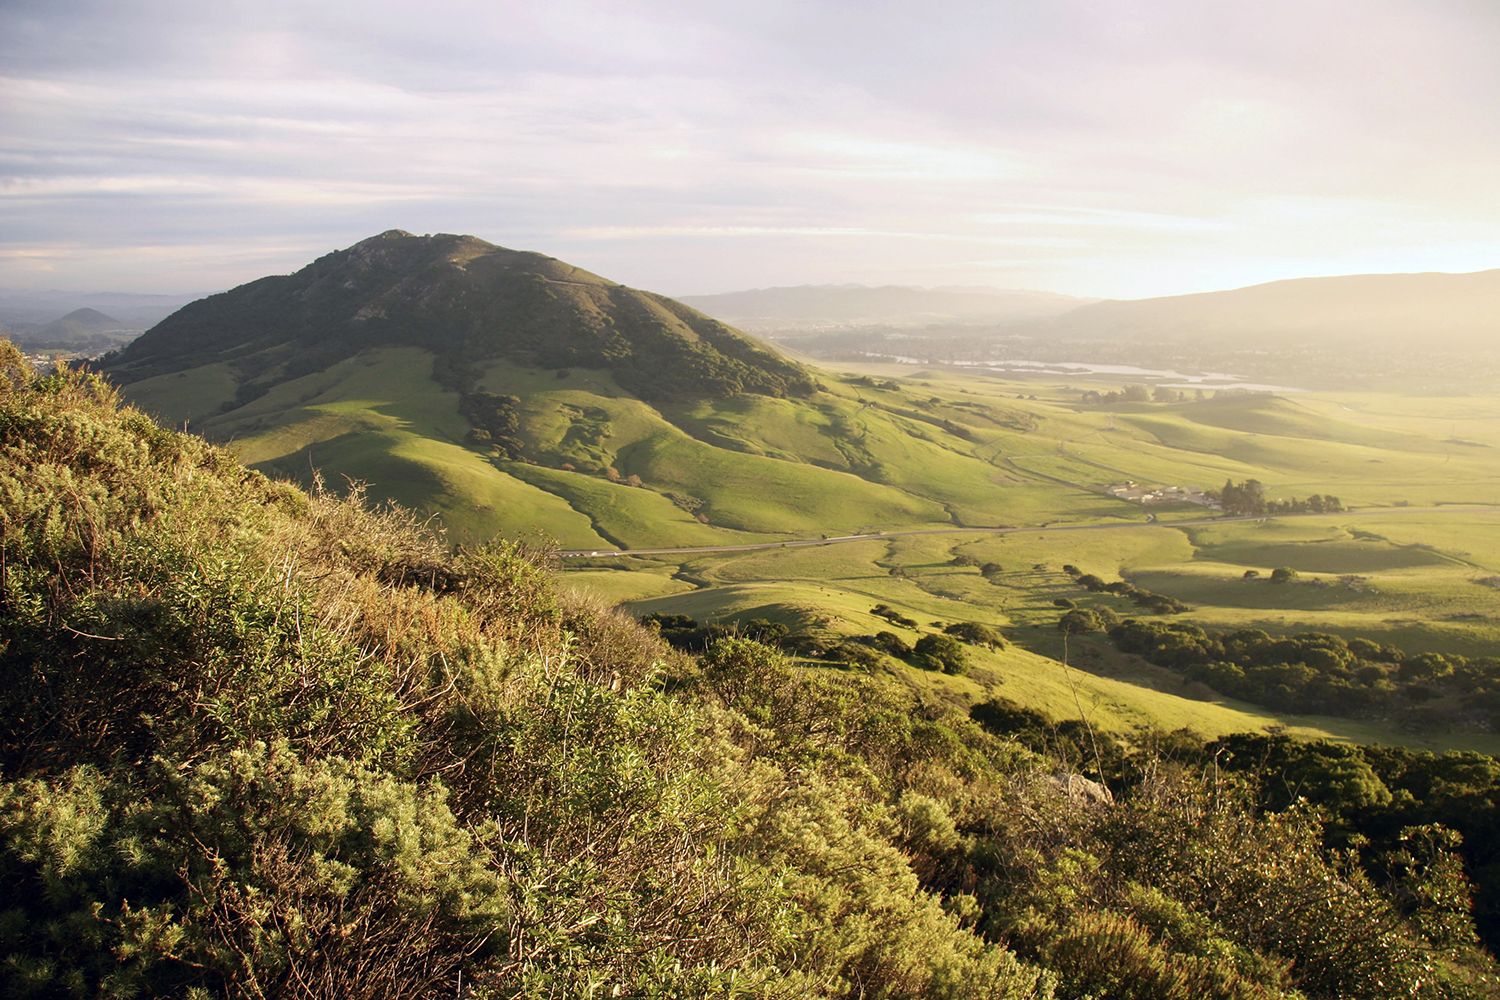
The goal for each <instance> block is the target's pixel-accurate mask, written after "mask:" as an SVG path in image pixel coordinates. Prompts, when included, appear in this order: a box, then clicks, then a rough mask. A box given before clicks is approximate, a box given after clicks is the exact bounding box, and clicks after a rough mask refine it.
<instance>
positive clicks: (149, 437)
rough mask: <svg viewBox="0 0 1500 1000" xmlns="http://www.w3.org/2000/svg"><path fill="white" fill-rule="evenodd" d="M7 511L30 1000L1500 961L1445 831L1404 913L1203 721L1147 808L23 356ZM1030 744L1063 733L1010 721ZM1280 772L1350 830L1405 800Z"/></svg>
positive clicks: (1306, 765) (1185, 985)
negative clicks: (454, 543) (124, 402)
mask: <svg viewBox="0 0 1500 1000" xmlns="http://www.w3.org/2000/svg"><path fill="white" fill-rule="evenodd" d="M0 523H3V525H4V531H3V533H0V555H3V559H0V568H3V569H0V602H3V603H0V610H3V614H0V991H3V992H4V993H5V994H6V995H10V996H32V997H45V998H54V997H56V998H62V997H72V996H97V997H130V996H161V997H166V996H174V997H176V996H181V997H210V996H217V997H225V998H233V1000H240V998H251V997H260V998H264V997H283V996H297V997H308V998H319V1000H321V998H328V1000H333V998H339V1000H364V998H371V1000H373V998H381V1000H401V998H423V1000H425V998H434V1000H436V998H440V997H452V996H456V995H465V996H476V997H488V998H492V1000H511V998H516V1000H520V998H542V997H587V996H600V995H603V996H620V997H683V998H686V997H724V998H728V997H733V996H776V997H784V998H787V1000H798V998H809V1000H811V998H850V1000H853V998H856V997H872V996H878V997H883V998H886V1000H917V998H939V1000H1028V998H1035V1000H1047V998H1050V997H1054V996H1056V997H1066V998H1080V997H1084V996H1137V997H1168V996H1170V997H1208V998H1216V1000H1297V998H1308V1000H1322V998H1329V1000H1332V998H1334V997H1340V998H1360V1000H1364V998H1368V1000H1387V998H1389V997H1391V996H1403V997H1414V998H1418V1000H1428V998H1431V1000H1438V998H1468V997H1475V998H1478V997H1480V996H1483V995H1484V992H1483V991H1484V988H1485V986H1484V984H1485V982H1486V980H1484V979H1482V978H1480V977H1481V976H1483V975H1485V974H1492V973H1491V970H1490V969H1489V968H1488V967H1487V965H1486V962H1487V959H1486V958H1485V956H1484V955H1483V954H1482V953H1480V952H1478V951H1477V949H1475V948H1474V947H1473V944H1472V942H1473V930H1472V925H1471V924H1470V922H1469V920H1468V910H1467V900H1468V896H1467V887H1466V886H1465V884H1464V882H1463V879H1462V875H1461V873H1460V872H1459V870H1458V869H1457V868H1456V867H1455V865H1456V863H1457V862H1456V861H1455V859H1454V857H1453V856H1452V855H1451V854H1449V853H1447V852H1446V851H1445V850H1443V848H1442V846H1441V845H1442V844H1445V843H1447V841H1445V840H1444V839H1443V837H1442V835H1441V832H1440V831H1439V832H1436V833H1434V832H1433V831H1431V830H1428V831H1426V833H1424V835H1423V837H1422V838H1419V839H1418V841H1417V842H1416V843H1413V844H1407V845H1405V846H1402V847H1401V850H1403V851H1405V852H1406V853H1404V854H1401V855H1399V856H1394V855H1393V856H1392V857H1393V858H1394V860H1390V861H1389V862H1381V863H1387V864H1388V865H1390V866H1392V868H1391V870H1392V871H1395V872H1396V874H1395V875H1392V876H1390V881H1389V884H1387V885H1385V886H1384V887H1382V886H1379V885H1377V884H1376V883H1375V882H1373V881H1372V880H1371V878H1370V877H1369V876H1368V875H1367V874H1366V873H1365V871H1363V870H1361V869H1360V868H1358V867H1356V866H1355V865H1354V863H1353V860H1352V859H1353V857H1354V856H1353V855H1352V854H1351V855H1350V857H1347V858H1346V857H1344V856H1343V855H1338V856H1335V855H1333V854H1331V853H1329V852H1328V851H1326V850H1325V848H1324V847H1323V845H1322V843H1321V841H1320V837H1321V835H1322V829H1321V827H1320V825H1319V822H1318V821H1317V820H1316V819H1315V818H1314V816H1315V815H1316V814H1315V813H1313V812H1312V811H1311V810H1305V809H1293V810H1291V811H1290V812H1286V813H1284V814H1279V815H1278V814H1275V813H1266V814H1263V813H1261V812H1260V811H1259V810H1258V809H1256V808H1252V806H1251V804H1250V803H1251V802H1252V801H1253V799H1252V798H1250V797H1246V798H1242V797H1241V796H1240V795H1239V794H1237V793H1235V794H1225V792H1226V790H1227V789H1226V788H1224V787H1215V786H1210V785H1208V784H1205V783H1204V782H1202V781H1201V780H1200V779H1199V778H1198V777H1197V775H1199V774H1200V773H1208V772H1209V770H1210V768H1209V766H1208V762H1209V761H1213V762H1215V763H1217V762H1218V761H1219V759H1220V758H1219V757H1217V756H1214V755H1213V754H1214V752H1215V751H1214V750H1212V749H1209V748H1195V747H1193V745H1192V744H1191V741H1189V740H1186V738H1185V737H1183V738H1179V739H1177V740H1176V742H1174V743H1173V744H1172V746H1173V747H1175V750H1174V751H1173V752H1174V753H1178V754H1195V755H1201V756H1194V757H1193V758H1192V759H1191V760H1189V761H1188V762H1187V764H1186V766H1178V765H1176V764H1174V763H1172V762H1171V761H1170V760H1168V759H1165V758H1163V757H1162V756H1160V755H1157V754H1151V753H1146V752H1144V751H1143V756H1142V757H1141V758H1140V759H1139V760H1138V761H1137V762H1136V763H1131V762H1130V758H1129V757H1128V756H1123V755H1122V752H1123V748H1122V747H1120V745H1118V744H1116V743H1112V742H1106V743H1105V744H1104V745H1103V748H1102V750H1101V749H1095V751H1094V753H1093V758H1094V760H1095V761H1096V764H1097V765H1098V767H1099V772H1098V777H1100V778H1101V779H1105V778H1107V779H1108V780H1109V781H1110V782H1111V783H1112V785H1113V786H1114V787H1113V791H1107V790H1106V789H1105V788H1104V786H1102V785H1100V784H1097V783H1093V782H1088V781H1085V780H1084V779H1083V778H1081V777H1080V776H1079V775H1077V774H1076V773H1074V771H1073V770H1072V769H1075V768H1076V766H1077V755H1076V753H1075V754H1072V755H1071V759H1072V763H1071V764H1070V763H1068V762H1066V761H1064V760H1058V759H1054V758H1049V757H1047V756H1045V755H1039V754H1038V753H1034V752H1031V751H1028V750H1026V749H1024V748H1023V747H1022V746H1021V745H1019V744H1018V742H1016V741H1015V740H1013V739H1002V738H1000V737H999V736H997V735H995V733H993V732H991V731H990V730H988V729H985V728H982V727H981V726H980V725H977V724H976V723H975V722H974V721H972V720H971V719H970V718H969V717H968V716H966V715H965V714H963V713H959V712H954V711H952V710H949V709H944V708H943V707H941V705H937V706H935V705H933V704H928V703H924V702H923V701H920V700H918V699H916V698H914V697H912V696H911V695H910V694H908V693H905V692H904V691H903V690H902V689H901V688H900V687H899V686H896V685H893V684H891V683H889V682H887V681H884V680H882V679H881V678H879V677H877V676H874V675H868V674H864V673H860V672H856V671H839V670H803V669H797V668H794V667H792V666H791V665H789V664H788V663H787V662H786V661H785V660H783V659H782V658H781V657H780V656H779V655H777V654H776V653H775V652H774V651H772V650H771V649H769V648H768V647H764V646H760V645H758V644H756V643H753V642H749V641H747V640H743V639H730V640H724V641H721V642H719V643H717V644H716V645H715V646H713V647H712V648H711V649H709V650H708V652H707V653H706V654H705V655H704V656H703V657H702V659H701V660H700V661H692V660H688V659H685V658H682V657H680V656H673V655H672V654H669V653H668V651H667V650H665V649H664V647H662V646H661V645H660V644H659V643H658V642H657V640H655V639H654V638H653V637H652V636H651V635H649V634H647V633H645V632H643V631H642V630H640V629H639V628H638V627H636V626H634V625H633V624H632V623H630V622H628V621H627V620H624V619H621V618H618V617H616V616H614V615H613V614H611V613H609V612H607V611H604V610H602V609H601V608H599V607H598V606H594V605H591V604H589V603H588V602H580V601H578V600H577V599H571V598H568V597H567V596H566V595H563V594H559V593H558V592H557V591H555V590H554V589H553V586H552V583H551V581H550V578H549V575H548V573H547V571H546V569H545V567H544V566H543V565H541V564H540V563H539V561H538V560H537V559H536V558H535V557H531V556H528V555H527V554H526V553H525V552H523V551H521V550H519V549H517V548H515V547H512V546H508V545H494V546H488V547H484V548H474V549H468V550H466V551H461V552H455V551H453V550H451V549H449V548H448V547H447V546H445V545H444V544H443V543H442V541H441V539H438V538H434V537H433V536H431V535H428V534H425V533H424V532H423V531H421V530H420V529H419V528H418V527H416V525H415V522H414V521H413V520H412V519H410V518H409V517H407V516H405V515H402V514H400V513H394V514H374V513H371V512H370V511H368V510H366V509H365V508H364V507H363V506H362V505H361V504H360V503H359V502H358V501H357V499H356V500H354V501H345V500H339V499H337V498H334V497H332V496H330V495H327V494H314V495H308V494H305V493H302V492H301V491H299V490H297V489H295V488H293V487H290V486H287V485H283V484H276V483H273V482H271V481H269V480H267V479H265V478H264V477H263V476H260V475H258V474H256V473H254V472H252V471H250V470H248V469H246V468H244V467H243V466H241V465H239V464H238V463H237V462H236V461H235V460H234V459H233V457H232V456H231V455H230V454H229V453H227V452H225V451H222V450H219V449H216V448H214V447H212V446H210V445H208V444H206V443H205V442H204V441H202V440H201V439H198V438H193V437H189V436H186V435H181V434H176V433H172V432H170V431H166V430H163V429H162V428H160V427H159V426H157V425H156V424H154V423H153V422H152V421H151V420H150V419H148V418H146V417H145V416H144V415H142V414H140V413H138V412H133V411H129V410H124V411H121V410H119V409H117V407H116V400H115V398H114V396H113V395H112V393H111V391H110V390H109V389H108V388H107V387H106V386H105V385H104V384H103V383H102V382H100V381H98V380H95V379H90V378H85V377H80V376H78V375H74V374H71V373H64V374H62V375H58V376H54V377H51V378H48V379H45V380H42V381H36V380H35V379H34V378H33V376H32V374H31V373H30V371H29V370H28V369H27V368H26V367H25V365H24V363H23V362H22V361H21V359H20V357H19V355H18V354H16V352H15V351H14V350H13V349H10V348H8V347H6V348H0ZM1012 717H1020V718H1024V719H1032V718H1033V717H1034V718H1035V719H1037V720H1038V724H1039V725H1041V726H1042V727H1043V729H1042V730H1041V731H1043V732H1055V731H1058V730H1057V727H1055V726H1052V725H1050V723H1049V721H1048V720H1046V719H1041V718H1040V717H1039V716H1035V713H1032V715H1030V716H1026V715H1024V713H1021V714H1020V715H1018V714H1017V713H1016V712H1015V711H1014V710H1011V709H1007V708H1006V707H1005V706H1004V705H1000V704H996V705H993V706H991V708H990V709H989V710H988V711H987V712H985V713H976V718H981V719H982V721H983V722H984V723H985V725H987V726H990V727H991V728H994V729H996V730H997V731H1004V727H1005V725H1006V724H1007V721H1006V720H1007V719H1008V718H1012ZM1068 731H1070V732H1075V733H1078V734H1080V736H1081V733H1082V730H1080V729H1078V728H1076V727H1074V728H1072V729H1070V730H1068ZM1258 746H1259V744H1257V743H1256V742H1255V738H1250V739H1249V742H1248V743H1246V744H1244V745H1238V744H1237V745H1236V747H1237V749H1234V748H1228V747H1225V748H1219V749H1220V750H1221V751H1222V753H1224V754H1226V756H1225V757H1224V760H1225V761H1226V766H1227V762H1228V761H1229V759H1230V758H1229V756H1227V755H1235V756H1236V757H1238V756H1243V757H1244V758H1245V759H1246V760H1252V759H1256V758H1255V756H1254V752H1255V750H1256V749H1257V747H1258ZM1271 749H1274V750H1276V751H1277V752H1278V753H1280V754H1281V755H1282V757H1292V758H1294V759H1295V766H1296V767H1298V768H1301V770H1300V771H1298V772H1296V773H1295V774H1293V773H1288V774H1282V773H1280V772H1278V773H1277V774H1276V775H1275V780H1276V781H1278V782H1280V783H1281V784H1282V785H1284V786H1286V787H1294V786H1295V787H1297V788H1299V789H1307V790H1308V793H1309V794H1314V795H1316V796H1318V801H1319V804H1320V807H1321V806H1322V804H1323V803H1324V802H1325V801H1332V802H1334V803H1335V804H1338V803H1356V802H1357V801H1363V800H1362V799H1359V798H1358V796H1359V795H1363V794H1365V793H1366V792H1370V791H1371V790H1373V789H1376V788H1383V786H1381V785H1380V778H1379V777H1377V776H1376V775H1375V772H1374V771H1373V770H1372V765H1370V764H1368V763H1365V762H1364V760H1363V759H1362V758H1358V757H1357V756H1356V755H1351V754H1348V753H1344V754H1343V755H1342V756H1339V751H1340V750H1341V749H1342V748H1336V747H1333V748H1329V747H1324V748H1317V749H1316V752H1314V753H1312V754H1311V755H1310V756H1306V759H1304V757H1301V756H1297V755H1296V754H1295V753H1292V752H1291V751H1289V749H1288V748H1287V747H1285V746H1281V745H1279V744H1278V745H1277V746H1275V747H1272V748H1271ZM1382 760H1383V759H1382ZM1379 762H1380V761H1377V763H1379ZM1418 763H1420V762H1418ZM1476 763H1477V762H1475V761H1467V760H1458V761H1455V762H1454V764H1455V766H1457V767H1460V768H1462V767H1467V768H1468V769H1467V770H1465V771H1462V772H1460V771H1456V770H1450V771H1447V772H1444V774H1445V778H1444V780H1445V782H1446V783H1444V784H1443V786H1442V787H1444V788H1451V787H1456V786H1455V785H1454V784H1453V782H1454V781H1456V780H1461V781H1462V782H1464V785H1463V787H1465V788H1468V787H1470V786H1474V787H1478V784H1477V783H1479V782H1480V781H1482V780H1483V779H1484V775H1483V774H1480V773H1479V770H1478V769H1477V768H1476V767H1475V766H1471V765H1475V764H1476ZM1289 766H1291V765H1289ZM1106 772H1107V773H1106ZM1303 772H1307V775H1304V774H1303ZM1309 775H1310V777H1308V776H1309ZM1304 778H1306V779H1307V780H1304ZM1248 780H1249V779H1248V778H1247V781H1248ZM1267 781H1268V783H1269V782H1270V781H1271V779H1270V778H1268V779H1267ZM1236 787H1238V786H1236ZM1245 787H1246V788H1250V787H1252V786H1250V785H1248V784H1247V785H1246V786H1245ZM1350 789H1352V790H1353V792H1350V791H1349V790H1350ZM1283 798H1284V797H1283ZM1389 798H1390V796H1389V795H1387V796H1386V799H1387V800H1388V799H1389ZM1408 799H1410V796H1408ZM1116 803H1118V804H1116ZM1285 804H1286V803H1285V802H1281V803H1280V804H1277V803H1275V802H1273V803H1271V805H1272V808H1273V809H1280V808H1282V807H1283V806H1284V805H1285ZM1398 826H1399V824H1398ZM1381 857H1382V858H1383V857H1384V855H1381ZM1402 858H1404V859H1405V860H1404V861H1402V860H1401V859H1402ZM1397 865H1404V867H1400V868H1399V869H1397V868H1395V867H1394V866H1397ZM1369 868H1370V870H1371V871H1376V870H1381V869H1380V868H1379V864H1372V865H1370V866H1369ZM1488 981H1492V980H1488Z"/></svg>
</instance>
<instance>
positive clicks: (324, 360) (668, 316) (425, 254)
mask: <svg viewBox="0 0 1500 1000" xmlns="http://www.w3.org/2000/svg"><path fill="white" fill-rule="evenodd" d="M384 346H392V347H395V346H415V347H421V348H423V349H425V350H429V351H431V352H433V353H434V354H437V355H439V356H440V357H442V358H444V359H445V360H446V361H447V362H448V363H449V365H450V366H453V367H461V366H463V365H464V364H466V363H469V362H473V361H479V360H486V359H495V358H503V359H506V360H509V361H513V362H518V363H522V364H532V365H539V366H541V367H544V368H554V369H556V368H568V367H572V366H581V367H591V368H606V369H608V370H610V371H611V372H612V373H613V374H614V375H615V377H616V379H617V380H618V381H619V382H620V383H621V384H622V385H624V386H625V387H627V388H628V389H630V390H631V391H633V392H635V393H636V394H638V395H640V396H642V397H643V398H680V397H684V396H688V397H691V396H700V395H702V396H723V395H726V394H729V393H734V392H752V393H766V394H771V395H784V394H788V393H794V394H795V393H804V394H805V393H807V392H810V391H811V390H812V388H813V385H812V381H811V379H810V378H809V377H808V375H807V374H806V373H805V372H803V371H802V369H801V368H799V367H798V366H797V365H795V364H793V363H791V362H789V361H786V360H784V359H782V358H781V357H780V356H779V355H776V354H774V353H772V352H770V351H768V350H766V349H764V348H762V347H760V346H759V345H757V344H756V343H755V342H753V341H751V340H750V339H749V338H747V337H745V336H744V335H742V334H739V333H736V332H735V331H733V330H731V329H730V328H728V327H726V326H724V325H723V324H722V323H719V322H718V321H716V320H712V319H709V318H708V317H707V316H704V315H702V314H701V313H698V312H695V311H693V310H692V309H689V308H687V307H686V306H684V305H682V304H681V303H678V302H674V301H672V300H671V299H668V298H665V297H663V296H660V295H653V294H651V293H649V292H639V291H636V290H635V289H631V288H626V287H624V286H623V285H618V284H615V283H614V282H611V281H606V280H605V279H603V278H600V277H598V276H596V275H593V274H589V273H588V272H587V271H583V270H580V269H579V268H576V267H572V266H570V265H568V264H564V263H563V262H562V261H559V260H556V259H554V258H551V257H546V256H543V255H542V254H537V253H526V252H522V251H516V250H507V249H505V248H503V247H497V246H494V245H493V244H490V243H486V242H484V241H483V240H480V239H476V238H475V237H473V236H452V235H446V234H440V235H437V236H413V235H412V234H411V233H406V232H402V231H401V230H397V229H393V230H390V231H389V232H385V233H382V234H380V235H379V236H374V237H371V238H370V239H367V240H364V241H362V242H360V243H357V244H355V245H354V246H352V247H350V248H348V249H347V250H340V251H336V252H334V253H331V254H328V255H327V256H324V257H321V258H319V259H318V260H316V261H314V262H313V263H311V264H309V265H308V266H307V267H305V268H303V269H302V270H300V271H298V272H296V273H295V274H291V275H284V276H275V277H267V278H262V279H260V280H259V281H253V282H251V283H249V284H247V285H241V286H240V287H238V288H235V289H232V290H230V291H228V292H223V293H221V294H219V295H212V296H209V297H208V298H206V299H201V300H199V301H197V302H194V303H192V304H190V305H188V306H186V307H184V308H183V309H180V310H178V311H177V312H176V313H173V314H172V315H171V316H169V317H167V318H166V319H165V320H163V321H162V322H161V323H158V324H157V325H156V326H155V327H153V328H152V329H151V330H149V331H147V333H146V334H145V335H143V336H142V337H140V338H139V339H138V340H136V341H134V342H133V343H132V344H130V345H129V346H128V347H127V348H125V349H124V350H123V351H121V352H120V354H119V356H118V357H117V358H115V359H113V360H112V362H111V364H110V367H109V372H110V375H111V377H112V378H114V379H115V380H117V381H119V382H121V383H130V382H136V381H140V380H142V379H145V378H150V377H153V376H159V375H163V374H169V373H175V372H181V371H188V370H191V369H195V368H201V367H203V366H205V365H212V364H218V363H223V364H226V365H227V366H228V368H227V372H228V373H229V374H230V375H231V377H232V379H233V381H234V384H235V396H234V402H237V403H243V402H245V401H247V400H248V399H252V398H255V397H256V396H258V395H260V394H263V393H264V392H266V391H268V390H270V389H272V388H274V387H275V386H277V385H280V384H281V383H283V382H286V381H289V380H291V379H293V378H298V377H300V376H303V375H307V374H310V373H312V372H316V371H322V370H324V369H326V368H327V367H328V366H329V365H332V364H336V363H337V362H339V361H343V360H346V359H348V358H350V357H353V356H354V355H355V354H358V353H359V352H360V351H363V350H366V349H369V348H371V347H384ZM226 402H228V401H226ZM226 408H228V407H226Z"/></svg>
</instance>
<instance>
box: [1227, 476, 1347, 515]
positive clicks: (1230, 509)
mask: <svg viewBox="0 0 1500 1000" xmlns="http://www.w3.org/2000/svg"><path fill="white" fill-rule="evenodd" d="M1208 496H1209V497H1210V498H1211V499H1214V500H1217V501H1218V502H1219V508H1220V509H1221V510H1223V511H1224V513H1226V514H1234V515H1237V516H1242V517H1258V516H1260V515H1262V514H1337V513H1339V512H1340V511H1342V510H1343V509H1344V505H1343V504H1342V503H1341V502H1340V501H1339V498H1338V497H1336V496H1324V495H1322V494H1318V493H1314V494H1312V495H1311V496H1309V497H1308V498H1307V499H1305V500H1298V499H1297V498H1296V497H1292V498H1291V499H1289V500H1267V499H1266V491H1265V487H1264V486H1262V485H1261V483H1260V481H1259V480H1257V479H1247V480H1245V481H1244V482H1242V483H1236V482H1234V481H1233V480H1230V479H1226V480H1225V481H1224V488H1223V489H1219V490H1209V491H1208Z"/></svg>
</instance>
